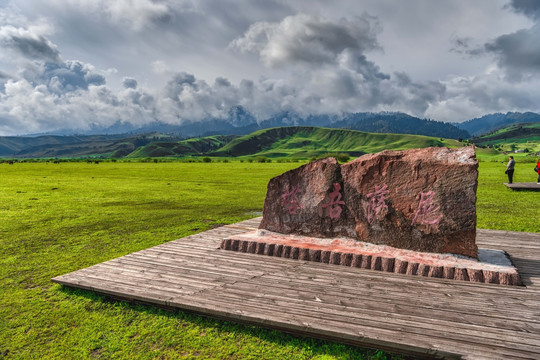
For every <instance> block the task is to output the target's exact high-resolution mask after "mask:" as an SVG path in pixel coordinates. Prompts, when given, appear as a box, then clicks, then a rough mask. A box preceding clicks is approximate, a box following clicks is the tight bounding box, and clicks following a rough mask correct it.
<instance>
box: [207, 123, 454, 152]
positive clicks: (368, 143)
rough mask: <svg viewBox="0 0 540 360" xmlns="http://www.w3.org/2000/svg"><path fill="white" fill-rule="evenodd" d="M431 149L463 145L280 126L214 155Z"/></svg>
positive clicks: (235, 142)
mask: <svg viewBox="0 0 540 360" xmlns="http://www.w3.org/2000/svg"><path fill="white" fill-rule="evenodd" d="M428 146H452V147H456V146H459V142H458V141H455V140H442V141H441V139H439V138H434V137H427V136H421V135H398V134H375V133H367V132H362V131H356V130H346V129H328V128H320V127H307V126H299V127H279V128H272V129H264V130H259V131H256V132H254V133H252V134H249V135H245V136H241V137H239V138H236V139H234V140H232V141H231V142H229V143H228V144H226V145H225V146H223V147H222V148H220V149H219V150H217V151H215V152H213V153H210V154H209V155H214V156H246V155H252V156H268V157H285V156H287V157H297V158H310V157H313V156H319V155H324V154H328V153H341V152H343V153H348V154H350V155H352V156H359V155H362V154H365V153H372V152H379V151H382V150H385V149H391V150H401V149H412V148H423V147H428Z"/></svg>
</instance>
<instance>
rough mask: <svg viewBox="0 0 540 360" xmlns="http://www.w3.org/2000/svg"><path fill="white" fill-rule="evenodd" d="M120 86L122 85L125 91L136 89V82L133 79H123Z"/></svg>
mask: <svg viewBox="0 0 540 360" xmlns="http://www.w3.org/2000/svg"><path fill="white" fill-rule="evenodd" d="M122 85H124V87H125V88H126V89H136V88H137V80H135V79H134V78H130V77H125V78H124V79H123V80H122Z"/></svg>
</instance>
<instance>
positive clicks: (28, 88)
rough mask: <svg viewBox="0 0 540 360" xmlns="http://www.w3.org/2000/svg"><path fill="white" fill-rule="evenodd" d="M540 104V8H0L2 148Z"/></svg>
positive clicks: (209, 4) (148, 4)
mask: <svg viewBox="0 0 540 360" xmlns="http://www.w3.org/2000/svg"><path fill="white" fill-rule="evenodd" d="M539 99H540V1H537V0H500V1H499V0H474V1H470V0H439V1H433V0H357V1H348V0H347V1H345V0H334V1H325V0H324V1H323V0H320V1H317V0H283V1H278V0H245V1H241V0H213V1H210V0H12V1H11V0H0V135H13V134H28V133H38V132H46V131H54V130H57V129H66V128H68V129H77V130H84V129H88V128H91V127H96V126H97V127H106V126H109V125H111V124H114V123H117V122H120V123H124V122H129V123H132V124H134V125H142V124H144V123H148V122H151V121H155V120H158V121H162V122H166V123H171V124H179V123H182V122H184V121H204V119H208V118H212V117H214V118H216V117H218V118H220V117H225V116H226V115H227V113H228V111H229V109H230V108H231V107H233V106H236V105H241V106H243V107H245V108H246V109H247V110H249V111H250V112H251V113H253V114H254V115H255V116H256V117H257V118H258V119H260V120H262V119H265V118H267V117H269V116H271V115H273V114H276V113H279V112H282V111H293V112H295V113H298V114H300V115H307V114H342V113H346V112H367V111H371V112H379V111H402V112H406V113H408V114H411V115H415V116H419V117H423V118H431V119H434V120H439V121H447V122H461V121H464V120H468V119H471V118H473V117H477V116H481V115H484V114H487V113H493V112H507V111H536V112H539V111H540V101H539Z"/></svg>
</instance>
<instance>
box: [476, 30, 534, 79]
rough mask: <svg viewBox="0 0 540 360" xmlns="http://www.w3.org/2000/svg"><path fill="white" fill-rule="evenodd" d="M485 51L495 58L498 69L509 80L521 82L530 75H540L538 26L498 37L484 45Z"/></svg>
mask: <svg viewBox="0 0 540 360" xmlns="http://www.w3.org/2000/svg"><path fill="white" fill-rule="evenodd" d="M485 50H486V52H488V53H491V54H493V55H495V56H496V58H497V62H498V64H499V66H500V67H502V68H504V69H506V70H507V73H508V75H509V77H510V78H511V79H514V80H521V79H522V78H523V77H524V76H526V75H528V74H531V73H540V24H537V25H535V26H533V27H532V28H530V29H524V30H519V31H517V32H515V33H512V34H506V35H502V36H499V37H498V38H496V39H495V40H493V41H492V42H489V43H487V44H485Z"/></svg>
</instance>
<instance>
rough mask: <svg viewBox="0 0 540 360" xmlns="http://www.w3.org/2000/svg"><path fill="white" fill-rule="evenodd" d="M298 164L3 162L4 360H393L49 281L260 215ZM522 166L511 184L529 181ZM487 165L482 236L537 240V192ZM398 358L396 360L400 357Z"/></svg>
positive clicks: (0, 281)
mask: <svg viewBox="0 0 540 360" xmlns="http://www.w3.org/2000/svg"><path fill="white" fill-rule="evenodd" d="M298 165H300V164H294V163H277V162H272V163H246V162H244V163H240V162H237V161H236V162H229V163H179V162H173V163H153V162H151V163H121V162H116V163H113V162H109V163H101V164H99V165H97V164H87V163H60V164H52V163H49V164H47V163H17V164H15V165H7V164H0V174H1V178H2V183H1V186H0V218H1V219H2V221H1V222H0V288H1V292H0V357H4V358H6V359H33V358H64V359H79V358H81V359H87V358H89V359H93V358H106V359H109V358H111V359H128V358H129V359H131V358H133V359H154V358H160V359H193V358H201V359H205V358H212V359H261V358H265V359H384V358H387V357H389V355H388V354H385V353H382V352H378V351H372V350H363V349H358V348H355V347H350V346H345V345H342V344H336V343H332V342H325V341H319V340H314V339H309V338H295V337H292V336H289V335H286V334H283V333H280V332H276V331H269V330H264V329H260V328H256V327H249V326H244V325H239V324H234V323H229V322H223V321H217V320H212V319H206V318H202V317H198V316H194V315H189V314H186V313H183V312H178V313H169V312H164V311H162V310H158V309H155V308H153V307H146V306H138V305H130V304H126V303H121V302H110V301H108V300H107V299H106V298H104V297H102V296H98V295H96V294H94V293H92V292H87V291H79V290H67V289H64V288H62V287H60V286H58V285H55V284H52V283H51V282H50V278H52V277H54V276H57V275H61V274H64V273H67V272H70V271H74V270H77V269H80V268H84V267H87V266H90V265H93V264H96V263H99V262H102V261H106V260H109V259H112V258H115V257H118V256H122V255H125V254H128V253H131V252H134V251H137V250H141V249H145V248H148V247H151V246H154V245H157V244H161V243H164V242H166V241H170V240H174V239H177V238H180V237H183V236H187V235H190V234H193V233H196V232H200V231H204V230H206V229H209V228H211V227H215V226H219V225H221V224H226V223H233V222H237V221H240V220H243V219H247V218H250V217H253V216H255V215H256V213H257V212H259V211H261V210H262V205H263V200H264V195H265V189H266V183H267V181H268V180H269V179H270V178H271V177H272V176H275V175H277V174H280V173H282V172H284V171H286V170H288V169H291V168H293V167H296V166H298ZM529 167H530V164H524V163H520V162H519V161H518V164H517V168H516V175H515V176H516V181H534V180H535V178H534V173H533V171H532V170H531V169H529ZM504 181H505V175H504V166H503V165H502V164H500V163H497V162H489V161H487V162H482V163H481V164H480V177H479V188H478V209H477V212H478V226H479V227H482V228H491V229H503V230H517V231H533V232H539V231H540V229H539V223H538V207H537V206H536V204H538V203H539V200H540V193H531V192H512V191H511V190H508V189H506V188H505V187H504V186H503V185H502V182H504ZM396 358H399V357H396Z"/></svg>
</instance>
